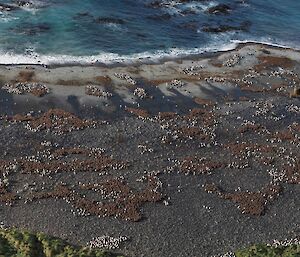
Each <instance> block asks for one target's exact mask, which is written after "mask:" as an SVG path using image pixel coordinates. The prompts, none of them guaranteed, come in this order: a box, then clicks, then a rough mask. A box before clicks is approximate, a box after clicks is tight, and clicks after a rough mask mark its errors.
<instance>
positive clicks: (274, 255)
mask: <svg viewBox="0 0 300 257" xmlns="http://www.w3.org/2000/svg"><path fill="white" fill-rule="evenodd" d="M235 255H236V256H237V257H300V245H290V246H277V247H274V246H267V245H265V244H258V245H254V246H251V247H249V248H245V249H242V250H239V251H237V252H236V253H235Z"/></svg>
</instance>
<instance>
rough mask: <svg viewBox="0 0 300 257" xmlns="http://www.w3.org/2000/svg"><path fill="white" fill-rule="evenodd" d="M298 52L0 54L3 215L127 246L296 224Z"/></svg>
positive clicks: (209, 242) (262, 235)
mask: <svg viewBox="0 0 300 257" xmlns="http://www.w3.org/2000/svg"><path fill="white" fill-rule="evenodd" d="M299 72H300V53H299V52H298V51H294V50H292V49H283V48H278V47H272V46H267V45H259V44H243V45H241V46H239V47H238V48H237V49H236V50H233V51H228V52H221V53H218V54H213V55H212V56H202V57H201V56H199V57H197V58H196V57H194V58H192V59H190V60H188V59H182V60H173V61H167V62H163V63H157V64H139V65H134V66H123V65H120V66H118V65H115V66H114V67H99V66H85V67H81V66H74V67H49V68H47V67H42V66H26V65H20V66H1V67H0V81H1V84H0V85H2V88H1V89H0V116H1V120H0V131H1V133H0V137H1V138H0V139H1V142H2V143H1V145H0V154H1V160H0V168H1V170H2V174H1V175H0V182H1V183H0V186H1V187H0V189H1V191H0V202H1V203H0V205H1V211H0V221H2V222H3V223H4V224H5V225H6V226H9V227H13V226H15V227H18V228H25V229H28V230H33V231H42V232H45V233H49V234H51V235H54V236H59V237H62V238H64V239H66V240H68V241H69V242H71V243H75V244H78V243H79V244H83V245H85V244H86V243H88V242H89V241H90V240H91V239H92V238H94V237H97V236H102V235H109V236H113V237H118V236H126V237H128V238H130V240H129V241H127V242H125V243H124V244H123V245H122V247H121V248H120V249H119V250H118V251H117V252H120V253H123V254H125V255H126V256H139V257H140V256H147V257H150V256H213V255H218V254H222V253H225V252H228V251H231V250H234V249H237V248H240V247H244V246H248V245H250V244H252V243H259V242H272V241H273V240H275V239H278V240H283V239H286V238H296V237H298V236H299V229H300V228H299V222H300V219H299V211H300V210H299V208H300V202H299V197H298V195H299V192H300V191H299V190H300V188H299V183H300V170H299V168H300V163H299V157H300V156H299V143H300V141H299V134H300V124H299V122H300V119H299V117H300V116H299V113H300V102H299V99H300V98H299V95H298V93H299V92H298V91H297V90H298V89H299V87H300V84H299V82H300V80H299Z"/></svg>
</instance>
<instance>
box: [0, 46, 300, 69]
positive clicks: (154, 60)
mask: <svg viewBox="0 0 300 257" xmlns="http://www.w3.org/2000/svg"><path fill="white" fill-rule="evenodd" d="M229 45H230V46H232V47H230V46H228V45H227V47H228V48H226V46H224V48H225V49H224V50H222V49H220V50H216V51H203V52H200V53H194V54H193V53H190V54H185V53H183V54H179V55H177V56H171V54H169V55H168V54H167V53H163V54H165V55H166V56H162V57H156V56H155V55H156V54H155V53H154V55H153V56H146V57H130V55H128V56H127V58H128V59H127V60H126V58H125V56H126V55H125V56H124V57H122V56H120V57H119V58H120V59H123V60H124V61H115V62H114V61H113V60H112V61H108V62H111V63H105V60H104V61H98V60H96V61H91V62H90V63H88V62H86V61H83V60H84V59H85V58H93V56H78V57H76V56H66V58H72V59H73V58H75V59H76V58H78V61H76V60H74V61H66V62H65V63H55V61H54V62H53V63H51V59H52V58H55V57H53V56H50V58H49V60H48V62H50V63H49V64H47V63H46V62H47V61H45V63H42V62H41V63H38V62H39V61H37V63H34V62H33V63H30V62H23V63H22V62H20V63H1V61H0V67H5V66H7V67H17V66H33V67H34V66H37V67H45V68H50V69H51V68H54V69H55V68H61V67H103V68H116V67H127V66H132V67H137V66H140V65H145V64H146V65H147V64H148V65H151V64H163V63H166V62H172V61H173V62H176V61H179V60H198V59H205V58H212V57H216V56H219V55H221V54H224V53H230V52H233V51H237V50H240V49H241V48H243V47H245V46H262V47H269V48H273V49H281V50H290V51H295V52H300V49H297V48H293V47H289V46H284V45H279V44H274V43H268V42H259V41H236V42H235V41H233V42H232V43H230V44H229ZM174 49H176V48H174ZM196 49H197V48H195V50H196ZM186 51H189V50H186ZM191 51H193V50H191ZM140 54H143V53H140ZM134 55H139V53H138V54H134ZM61 57H64V56H63V55H62V56H61ZM26 58H28V57H27V56H26ZM56 58H59V56H58V57H56ZM95 58H96V56H95ZM57 62H59V61H57ZM82 62H86V63H85V64H83V63H82Z"/></svg>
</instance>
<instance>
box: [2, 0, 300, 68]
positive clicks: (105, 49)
mask: <svg viewBox="0 0 300 257" xmlns="http://www.w3.org/2000/svg"><path fill="white" fill-rule="evenodd" d="M20 2H21V4H20ZM151 2H152V3H153V2H158V3H159V4H151ZM1 4H2V6H3V4H6V5H9V6H10V7H16V6H17V7H18V8H11V9H10V10H7V8H4V9H3V10H2V11H0V64H7V63H45V64H47V63H82V64H89V63H94V62H99V63H114V62H132V61H135V60H140V59H145V60H149V59H151V60H152V59H153V60H155V59H159V58H162V57H170V58H173V57H176V56H187V55H190V54H198V53H202V52H213V51H218V50H224V49H230V48H233V47H234V46H235V45H236V43H237V42H240V41H255V42H264V43H270V44H278V45H283V46H288V47H292V48H298V47H299V46H300V1H299V0H286V1H284V2H283V1H279V0H211V1H210V0H196V1H180V0H178V1H176V0H172V1H170V0H162V1H160V0H158V1H156V0H153V1H151V0H149V1H147V0H28V1H26V0H25V1H23V0H21V1H13V0H6V1H5V0H3V1H1V2H0V7H1ZM218 4H227V5H228V6H229V7H230V9H231V10H229V11H228V13H227V14H209V13H208V12H207V11H208V10H209V8H210V7H213V6H217V5H218ZM19 6H21V7H20V8H19ZM0 9H1V8H0ZM225 26H227V27H225ZM216 28H223V29H224V28H226V29H225V30H226V31H220V32H208V31H207V30H209V29H210V30H211V29H216Z"/></svg>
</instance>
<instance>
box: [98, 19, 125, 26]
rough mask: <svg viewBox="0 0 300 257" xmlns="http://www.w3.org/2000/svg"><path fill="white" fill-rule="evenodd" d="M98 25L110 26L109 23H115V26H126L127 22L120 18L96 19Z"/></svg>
mask: <svg viewBox="0 0 300 257" xmlns="http://www.w3.org/2000/svg"><path fill="white" fill-rule="evenodd" d="M95 22H96V23H99V24H109V23H113V24H119V25H122V24H125V21H124V20H122V19H118V18H111V17H99V18H96V19H95Z"/></svg>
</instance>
